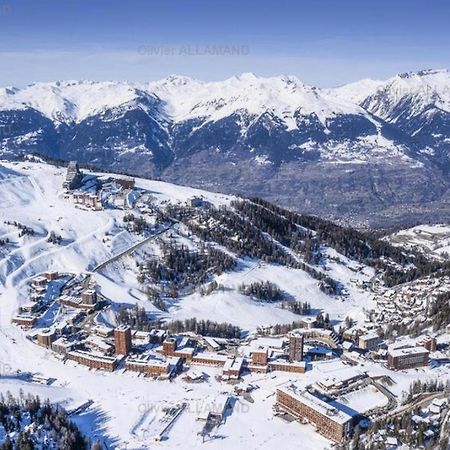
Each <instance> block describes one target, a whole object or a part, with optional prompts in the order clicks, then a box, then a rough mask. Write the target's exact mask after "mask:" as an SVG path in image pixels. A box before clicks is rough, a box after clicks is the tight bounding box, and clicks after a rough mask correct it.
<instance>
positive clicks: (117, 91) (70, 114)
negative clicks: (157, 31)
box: [0, 81, 139, 123]
mask: <svg viewBox="0 0 450 450" xmlns="http://www.w3.org/2000/svg"><path fill="white" fill-rule="evenodd" d="M138 97H139V92H138V91H137V89H136V87H134V86H133V85H132V84H127V83H120V82H112V81H111V82H107V81H106V82H91V81H56V82H52V83H35V84H32V85H29V86H27V87H25V88H23V89H17V88H12V89H3V90H1V91H0V109H2V110H16V109H19V110H20V109H26V108H33V109H36V110H37V111H39V112H40V113H42V114H43V115H44V116H45V117H47V118H49V119H51V120H53V121H55V122H56V123H60V122H80V121H81V120H83V119H86V118H87V117H89V116H92V115H96V114H100V113H102V112H104V111H105V110H107V109H110V108H115V107H118V106H120V105H123V104H125V103H128V102H130V101H132V100H136V99H137V98H138Z"/></svg>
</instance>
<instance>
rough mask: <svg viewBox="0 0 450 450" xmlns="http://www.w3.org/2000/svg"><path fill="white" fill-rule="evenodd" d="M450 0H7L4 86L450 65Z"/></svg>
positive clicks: (347, 77)
mask: <svg viewBox="0 0 450 450" xmlns="http://www.w3.org/2000/svg"><path fill="white" fill-rule="evenodd" d="M449 17H450V2H448V0H430V1H427V2H425V1H423V0H421V1H417V0H409V1H405V0H390V1H387V0H379V1H371V0H359V1H354V0H306V1H301V0H291V1H287V0H276V1H275V0H259V1H248V0H247V1H246V0H240V1H237V0H227V1H224V0H89V1H87V0H0V85H2V86H5V85H16V86H23V85H24V84H27V83H30V82H33V81H49V80H56V79H92V80H105V79H119V80H136V81H145V80H155V79H160V78H163V77H165V76H167V75H169V74H182V75H188V76H192V77H195V78H198V79H202V80H219V79H224V78H227V77H229V76H232V75H234V74H238V73H242V72H254V73H256V74H257V75H262V76H268V75H277V74H282V73H285V74H293V75H296V76H298V77H299V78H301V79H302V80H303V81H305V82H307V83H311V84H316V85H319V86H334V85H339V84H342V83H346V82H349V81H354V80H357V79H360V78H366V77H371V78H381V79H383V78H387V77H389V76H392V75H393V74H395V73H398V72H405V71H410V70H419V69H424V68H449V67H450V63H449V62H450V27H449V26H448V19H449Z"/></svg>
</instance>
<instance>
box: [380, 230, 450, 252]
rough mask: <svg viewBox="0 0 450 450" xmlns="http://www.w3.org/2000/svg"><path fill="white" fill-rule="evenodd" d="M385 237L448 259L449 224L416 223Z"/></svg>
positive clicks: (396, 243)
mask: <svg viewBox="0 0 450 450" xmlns="http://www.w3.org/2000/svg"><path fill="white" fill-rule="evenodd" d="M386 239H387V240H388V241H389V242H391V243H392V244H394V245H399V246H402V247H405V248H408V249H413V250H417V251H420V252H422V253H424V254H426V255H435V256H436V257H437V258H441V259H448V258H449V255H450V226H449V225H443V224H441V225H418V226H416V227H413V228H409V229H407V230H401V231H398V232H396V233H394V234H392V235H390V236H388V237H387V238H386Z"/></svg>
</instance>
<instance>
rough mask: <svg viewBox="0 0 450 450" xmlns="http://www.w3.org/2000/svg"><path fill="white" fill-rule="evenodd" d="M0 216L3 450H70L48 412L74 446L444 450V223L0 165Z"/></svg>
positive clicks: (448, 279) (448, 275)
mask: <svg viewBox="0 0 450 450" xmlns="http://www.w3.org/2000/svg"><path fill="white" fill-rule="evenodd" d="M0 219H1V220H0V302H1V308H0V322H1V326H0V388H1V392H3V397H2V399H1V402H0V403H1V404H2V405H3V406H2V407H1V409H0V411H1V412H2V414H0V443H1V444H2V445H3V444H5V443H7V442H9V443H11V442H18V441H19V440H20V439H22V440H23V439H28V440H29V441H31V442H32V443H33V447H27V448H69V447H64V446H63V445H62V444H61V443H59V444H58V443H57V438H56V437H55V436H56V435H57V433H56V432H55V431H54V430H53V431H51V427H50V425H49V424H48V423H47V422H49V423H52V424H54V422H53V419H48V420H47V421H39V417H40V416H41V415H40V414H36V413H35V412H33V411H35V406H36V404H39V405H44V403H45V402H47V403H45V405H46V406H45V408H47V409H46V411H47V412H46V413H45V414H47V415H48V417H53V416H52V415H58V414H59V415H61V417H63V418H64V419H61V418H60V419H59V420H60V421H63V420H64V421H66V422H67V425H65V426H66V427H68V428H70V427H74V429H73V430H72V431H71V439H72V440H73V442H79V443H78V444H77V446H75V447H70V448H80V449H82V448H94V447H95V448H96V449H112V448H117V449H136V450H137V449H148V448H153V447H155V448H167V449H172V448H186V447H185V444H186V442H189V443H190V445H189V448H210V449H219V448H220V449H223V448H230V449H231V448H255V449H256V448H260V447H263V448H276V447H282V448H286V449H294V448H299V447H301V448H302V449H311V450H312V449H322V448H323V449H331V448H336V449H344V448H345V449H347V448H348V449H397V448H398V449H400V448H405V449H406V448H430V449H431V448H441V449H447V448H448V436H449V429H450V425H449V418H450V404H449V402H450V305H449V300H450V261H449V259H448V253H447V251H448V248H449V240H448V239H449V235H450V230H449V227H448V226H445V225H435V226H423V227H422V228H421V227H420V226H419V227H415V228H413V229H410V230H403V231H401V232H399V231H397V232H396V233H394V234H389V233H384V234H383V233H381V232H378V231H377V232H376V233H375V232H373V233H371V232H370V233H369V232H360V231H357V230H354V229H350V228H343V227H340V226H338V225H336V224H334V223H332V222H329V221H326V220H322V219H320V218H317V217H314V216H304V215H301V214H297V213H294V212H292V211H289V210H286V209H282V208H280V207H279V206H277V205H274V204H271V203H269V202H267V201H264V200H261V199H258V198H251V199H247V198H243V197H239V196H228V195H223V194H217V193H212V192H207V191H201V190H196V189H191V188H187V187H183V186H177V185H173V184H169V183H164V182H161V181H156V180H150V179H140V178H134V177H130V176H128V175H123V174H118V173H99V172H95V171H92V170H88V169H87V168H85V167H80V166H79V165H78V163H77V162H76V161H72V162H70V163H69V164H64V165H63V164H61V163H57V162H55V161H47V162H45V161H44V160H42V159H40V158H37V157H27V158H25V159H23V160H20V161H16V162H6V161H3V162H1V163H0ZM431 247H432V248H433V251H432V250H431ZM6 393H8V394H6ZM29 394H31V395H33V396H35V397H33V399H31V398H28V397H27V396H28V395H29ZM36 396H38V399H37V398H36ZM13 399H16V400H13ZM17 399H19V400H17ZM39 402H40V403H39ZM30 405H34V406H33V407H31V406H30ZM40 407H44V406H40ZM36 408H37V406H36ZM13 410H14V411H16V412H15V413H14V414H13V413H12V412H10V413H9V415H8V412H7V411H13ZM17 411H19V413H17ZM17 414H19V415H18V416H17ZM18 417H19V418H18ZM58 417H59V416H58ZM66 422H64V423H66ZM69 424H70V425H69ZM74 430H76V431H74ZM78 433H79V434H78ZM55 442H56V443H55ZM58 442H60V441H58ZM5 445H6V444H5ZM1 448H10V447H1Z"/></svg>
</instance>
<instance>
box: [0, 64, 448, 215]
mask: <svg viewBox="0 0 450 450" xmlns="http://www.w3.org/2000/svg"><path fill="white" fill-rule="evenodd" d="M449 149H450V74H449V72H448V71H446V70H427V71H421V72H417V73H408V74H402V75H397V76H395V77H393V78H391V79H389V80H387V81H377V80H362V81H360V82H357V83H352V84H349V85H346V86H341V87H338V88H334V89H320V88H317V87H313V86H308V85H306V84H304V83H302V82H301V81H300V80H299V79H298V78H296V77H292V76H279V77H272V78H261V77H258V76H255V75H253V74H250V73H247V74H242V75H240V76H235V77H232V78H229V79H227V80H225V81H220V82H200V81H197V80H193V79H191V78H188V77H181V76H170V77H168V78H166V79H164V80H161V81H157V82H149V83H129V82H111V81H109V82H90V81H59V82H52V83H36V84H33V85H30V86H27V87H25V88H23V89H18V88H14V87H7V88H2V89H0V152H1V154H2V155H3V157H16V156H17V155H20V154H23V153H40V154H43V155H46V156H50V157H55V158H60V159H65V160H69V159H76V160H78V161H80V162H82V163H85V164H91V165H94V166H99V167H104V168H109V169H115V170H121V171H127V172H130V173H135V174H138V175H144V176H160V177H162V178H164V179H167V180H170V181H176V182H181V183H184V184H189V185H193V186H197V187H204V188H209V189H215V190H220V191H224V192H243V193H246V194H250V195H260V196H265V197H267V198H269V199H271V200H276V201H278V202H280V203H282V204H285V205H287V206H291V207H295V208H297V209H299V210H302V211H305V212H313V213H320V214H324V215H328V216H333V217H343V218H346V219H349V218H352V219H354V218H355V217H356V218H357V219H368V220H369V221H370V222H377V223H378V222H380V221H378V220H377V219H376V218H374V217H373V215H374V214H375V212H377V211H379V210H380V209H382V210H384V211H385V215H392V214H394V215H395V214H396V211H397V210H398V206H399V205H405V200H407V203H408V207H409V210H413V211H416V212H414V213H413V214H412V215H410V217H408V220H411V221H412V220H417V215H421V214H427V215H429V214H430V210H426V211H423V205H424V204H430V203H432V204H433V207H432V209H431V211H432V212H433V213H436V211H441V210H444V213H443V214H444V215H442V214H441V212H439V213H438V217H436V218H435V219H436V220H437V219H445V217H444V216H445V209H446V208H445V207H444V205H443V202H444V203H445V195H446V194H447V193H448V189H449V184H450V181H449V175H448V173H449V168H450V150H449ZM424 185H427V188H426V189H424V187H423V186H424ZM418 209H420V211H418ZM402 215H404V214H402ZM393 221H395V218H394V220H393ZM390 222H392V220H390Z"/></svg>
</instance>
